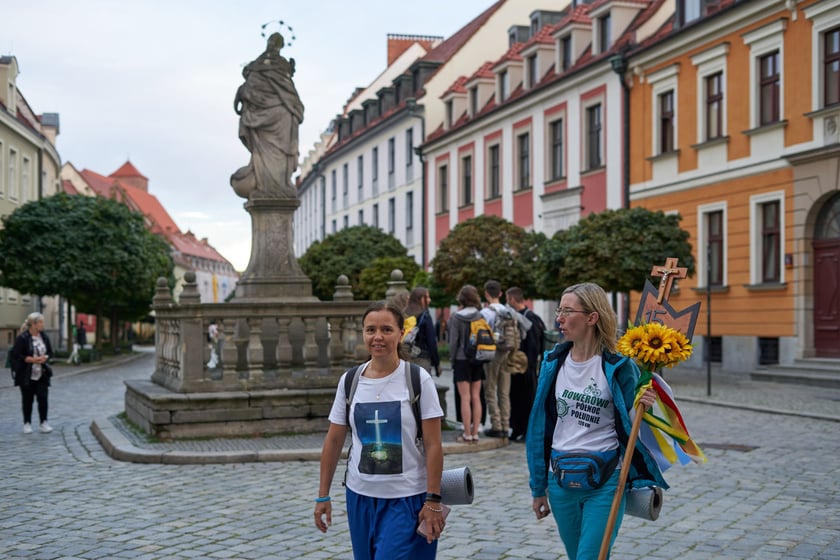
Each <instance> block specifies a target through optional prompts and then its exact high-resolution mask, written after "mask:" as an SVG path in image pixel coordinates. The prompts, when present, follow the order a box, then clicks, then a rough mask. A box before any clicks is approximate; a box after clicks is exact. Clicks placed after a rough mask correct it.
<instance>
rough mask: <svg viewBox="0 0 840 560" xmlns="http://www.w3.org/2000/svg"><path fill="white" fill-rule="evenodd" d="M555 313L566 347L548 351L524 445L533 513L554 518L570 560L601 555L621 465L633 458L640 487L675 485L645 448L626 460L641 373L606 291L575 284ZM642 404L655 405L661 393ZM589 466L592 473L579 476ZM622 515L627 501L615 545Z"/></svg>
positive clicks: (633, 470) (643, 399)
mask: <svg viewBox="0 0 840 560" xmlns="http://www.w3.org/2000/svg"><path fill="white" fill-rule="evenodd" d="M556 315H557V322H558V323H559V325H560V332H561V333H563V338H564V339H565V342H563V343H561V344H558V345H556V346H555V347H554V349H553V350H551V351H550V352H546V354H545V358H544V359H543V362H542V367H541V369H540V375H539V385H538V386H537V395H536V398H535V400H534V406H533V408H532V409H531V417H530V420H529V423H528V431H527V434H526V442H525V444H526V454H527V457H528V469H529V471H530V482H529V484H530V487H531V496H532V497H533V509H534V513H535V514H536V516H537V519H542V518H544V517H546V516H548V514H549V513H552V512H553V513H554V520H555V521H556V523H557V528H558V531H559V532H560V538H561V539H562V541H563V544H564V545H565V547H566V554H568V556H569V558H570V559H571V560H575V559H590V558H598V555H599V553H600V549H601V542H602V540H603V538H604V532H605V531H606V526H607V521H608V519H609V513H610V509H611V507H612V501H613V496H614V495H615V492H616V487H617V486H618V479H619V473H620V470H621V469H620V465H621V464H622V462H623V461H631V466H630V471H629V472H630V474H629V481H630V483H631V484H632V485H633V487H643V486H653V485H656V486H659V487H661V488H668V485H667V484H666V483H665V480H664V479H663V478H662V473H661V472H660V470H659V467H658V466H657V464H656V461H655V460H654V459H653V457H652V456H651V455H650V453H648V451H647V449H645V447H644V446H643V445H637V446H636V447H635V450H634V452H633V456H632V457H627V456H626V455H625V449H626V448H627V443H628V435H629V434H630V432H631V429H632V420H631V412H633V402H634V400H635V396H636V382H637V381H638V379H639V368H638V367H637V366H636V363H635V362H634V361H633V360H631V359H629V358H627V357H625V356H622V355H620V354H617V353H616V341H617V336H616V334H617V328H616V316H615V312H614V311H613V309H612V307H611V306H610V302H609V298H608V297H607V294H606V293H605V292H604V290H603V289H602V288H601V287H600V286H598V285H597V284H592V283H584V284H575V285H574V286H570V287H568V288H566V290H565V291H564V292H563V296H562V297H561V299H560V306H559V307H558V308H557V313H556ZM640 400H641V402H643V403H644V404H645V405H646V406H647V407H648V408H649V407H651V406H652V405H653V403H654V401H655V400H656V393H655V391H654V390H653V389H650V390H648V391H646V392H645V393H644V394H643V395H642V396H641V397H640ZM593 457H594V458H597V459H598V460H600V461H601V463H600V464H598V461H597V460H593V459H592V458H593ZM584 461H586V462H589V461H591V463H590V464H591V467H590V469H591V472H590V473H588V474H591V476H587V477H582V478H578V476H577V475H576V472H577V471H578V470H579V469H580V468H581V464H582V463H584ZM549 504H550V506H551V507H549ZM623 516H624V500H622V501H621V504H620V506H619V512H618V518H617V522H616V524H615V527H614V530H613V533H612V535H611V537H610V538H611V539H612V540H611V541H610V546H612V541H614V540H615V537H616V535H617V534H618V529H619V527H620V525H621V519H622V517H623Z"/></svg>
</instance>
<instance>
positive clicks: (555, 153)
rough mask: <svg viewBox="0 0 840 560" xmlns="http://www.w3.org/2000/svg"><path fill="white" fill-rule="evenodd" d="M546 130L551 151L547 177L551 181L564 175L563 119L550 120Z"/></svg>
mask: <svg viewBox="0 0 840 560" xmlns="http://www.w3.org/2000/svg"><path fill="white" fill-rule="evenodd" d="M548 130H549V134H550V136H549V142H550V146H551V152H550V155H549V165H550V172H549V177H550V178H551V180H552V181H557V180H558V179H562V178H563V177H564V176H565V169H564V166H563V154H564V148H563V132H564V130H563V119H557V120H555V121H552V122H551V123H550V124H549V126H548Z"/></svg>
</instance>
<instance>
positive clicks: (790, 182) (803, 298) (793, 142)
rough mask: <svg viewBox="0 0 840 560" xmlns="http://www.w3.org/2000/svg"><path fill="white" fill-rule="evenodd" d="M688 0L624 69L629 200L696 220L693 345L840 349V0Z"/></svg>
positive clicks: (787, 359) (771, 358)
mask: <svg viewBox="0 0 840 560" xmlns="http://www.w3.org/2000/svg"><path fill="white" fill-rule="evenodd" d="M690 4H699V5H700V7H701V8H702V6H703V5H704V3H703V2H691V1H690V0H680V1H679V2H678V9H677V14H676V16H675V18H674V23H673V26H672V27H671V28H668V27H665V28H663V30H662V31H661V33H659V34H658V35H657V36H656V37H654V38H653V39H652V40H650V41H649V42H648V43H647V44H646V45H642V46H641V47H640V48H639V49H637V50H636V51H635V52H634V53H633V54H632V55H631V58H630V60H629V70H628V76H627V79H628V80H629V82H630V111H629V124H630V138H631V142H630V148H629V150H630V162H631V163H630V193H631V205H632V206H642V207H646V208H649V209H652V210H663V211H665V212H666V213H679V214H680V215H681V216H682V217H683V221H682V222H681V225H682V227H683V228H684V229H685V230H687V231H689V232H690V233H691V243H692V246H693V252H694V256H695V259H696V262H697V274H696V275H695V276H694V277H693V278H689V279H685V280H682V281H681V282H680V285H679V289H678V290H677V291H676V292H675V293H674V294H673V295H672V297H671V302H672V304H673V306H674V307H675V308H677V309H682V308H684V307H687V306H688V305H690V304H691V303H693V302H695V301H697V300H698V299H700V300H701V301H702V302H703V307H702V310H701V315H700V319H699V321H698V324H697V329H696V330H695V342H696V343H697V346H698V347H699V348H700V349H702V350H703V351H701V352H696V353H695V357H694V358H693V360H695V361H698V362H699V361H700V360H702V356H703V352H704V351H706V350H708V351H709V352H710V353H711V358H712V361H713V362H715V361H718V362H720V363H721V365H722V367H723V368H724V369H726V370H731V371H750V370H752V369H754V368H756V367H757V366H760V365H763V364H774V363H778V364H796V363H801V362H802V361H803V360H808V359H812V360H813V359H815V358H827V359H829V361H830V360H831V359H836V358H840V287H838V284H840V190H838V186H840V185H838V181H840V165H839V164H838V161H840V136H838V134H839V132H838V131H840V4H838V3H837V2H833V1H829V0H819V1H814V0H811V1H808V0H806V1H801V2H800V1H787V2H785V1H778V0H773V1H770V0H752V1H749V2H721V3H720V4H721V6H720V9H719V11H716V12H714V13H709V14H707V15H703V11H702V9H700V11H699V12H691V11H690V10H689V11H688V12H687V11H686V10H685V9H684V8H685V6H686V5H690ZM680 7H682V8H683V10H682V11H681V10H680V9H679V8H680ZM686 13H699V14H700V15H698V16H697V17H696V18H694V19H693V20H684V19H681V17H684V16H685V14H686ZM709 300H710V302H711V305H708V301H709ZM636 304H637V301H636V302H633V303H632V305H631V308H632V307H635V305H636ZM709 324H710V326H709ZM838 364H840V362H838Z"/></svg>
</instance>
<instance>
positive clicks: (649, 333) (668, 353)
mask: <svg viewBox="0 0 840 560" xmlns="http://www.w3.org/2000/svg"><path fill="white" fill-rule="evenodd" d="M618 351H619V352H621V353H622V354H624V355H625V356H627V357H628V358H632V359H633V360H635V361H636V363H638V364H639V366H640V367H641V368H642V369H644V370H646V371H650V372H654V371H661V369H662V368H663V367H669V368H670V367H674V366H675V365H677V364H678V363H680V362H682V361H685V360H687V359H688V358H689V357H690V356H691V352H692V347H691V343H690V342H689V341H688V339H687V338H686V337H685V335H683V334H682V333H681V332H680V331H678V330H676V329H673V328H671V327H667V326H665V325H663V324H661V323H643V324H641V325H638V326H635V327H634V326H631V327H630V328H628V329H627V332H625V333H624V335H623V336H622V337H621V338H620V339H619V340H618Z"/></svg>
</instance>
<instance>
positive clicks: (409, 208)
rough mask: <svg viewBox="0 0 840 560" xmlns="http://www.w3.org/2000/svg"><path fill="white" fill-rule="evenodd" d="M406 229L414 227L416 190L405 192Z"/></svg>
mask: <svg viewBox="0 0 840 560" xmlns="http://www.w3.org/2000/svg"><path fill="white" fill-rule="evenodd" d="M405 229H406V230H408V231H411V230H412V229H414V192H413V191H408V192H407V193H405Z"/></svg>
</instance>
